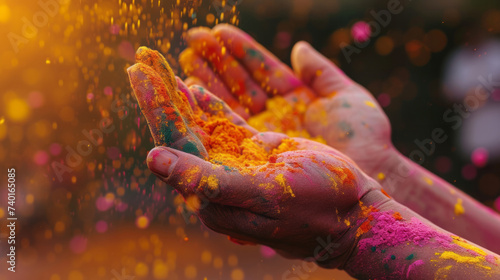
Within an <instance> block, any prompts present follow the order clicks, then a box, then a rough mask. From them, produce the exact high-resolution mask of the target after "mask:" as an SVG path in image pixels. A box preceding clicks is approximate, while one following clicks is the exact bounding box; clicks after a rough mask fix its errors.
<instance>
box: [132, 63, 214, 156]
mask: <svg viewBox="0 0 500 280" xmlns="http://www.w3.org/2000/svg"><path fill="white" fill-rule="evenodd" d="M127 71H128V74H129V78H130V83H131V85H132V88H133V90H134V94H135V96H136V97H137V100H138V101H139V107H140V108H141V111H142V113H143V114H144V116H145V117H146V120H147V122H148V125H149V129H150V130H151V134H152V135H153V139H154V141H155V145H156V146H169V147H172V148H174V149H179V150H182V151H186V152H189V153H192V154H194V155H196V156H199V157H207V156H208V153H207V151H206V150H205V148H204V147H203V145H202V143H201V142H200V140H199V139H198V138H197V137H196V136H195V135H194V133H193V132H192V131H191V130H190V129H189V127H188V126H187V125H186V123H185V121H184V119H183V118H182V116H181V114H180V112H179V110H178V108H177V107H176V106H175V105H174V104H173V103H172V100H171V98H170V95H169V92H168V89H167V86H166V85H165V83H164V82H163V80H162V79H161V77H160V76H159V75H158V74H157V73H156V72H155V71H154V70H153V69H151V68H150V67H149V66H147V65H144V64H142V63H137V64H135V65H133V66H132V67H130V68H129V69H128V70H127Z"/></svg>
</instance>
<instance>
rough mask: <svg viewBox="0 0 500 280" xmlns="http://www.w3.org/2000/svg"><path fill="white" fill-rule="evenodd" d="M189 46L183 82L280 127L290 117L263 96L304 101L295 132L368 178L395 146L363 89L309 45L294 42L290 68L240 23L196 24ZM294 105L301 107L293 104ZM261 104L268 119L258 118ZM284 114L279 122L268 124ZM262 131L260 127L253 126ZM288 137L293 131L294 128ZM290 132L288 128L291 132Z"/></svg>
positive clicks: (379, 111) (183, 56)
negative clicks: (317, 141)
mask: <svg viewBox="0 0 500 280" xmlns="http://www.w3.org/2000/svg"><path fill="white" fill-rule="evenodd" d="M186 39H187V42H188V44H189V48H188V49H186V50H185V51H184V52H183V53H182V54H181V56H180V62H181V66H182V67H183V69H184V71H185V73H186V74H187V75H188V76H189V77H190V78H188V80H187V81H186V82H187V84H199V85H202V86H204V87H206V88H208V89H209V90H212V91H213V92H214V93H215V94H216V95H218V96H219V97H221V98H222V99H224V100H226V101H228V104H229V105H230V106H231V107H233V108H235V109H236V110H237V112H245V113H242V116H243V117H245V118H246V117H248V116H249V115H250V116H252V117H251V118H250V123H252V120H253V118H257V120H258V121H259V122H266V120H267V122H268V123H271V124H269V125H267V127H266V128H267V129H268V130H271V131H276V130H278V131H280V132H288V131H282V127H283V126H287V125H288V123H289V122H290V120H289V119H288V117H286V116H285V117H284V118H283V115H285V114H280V112H279V111H278V112H276V110H281V109H280V108H278V109H276V107H283V106H274V107H275V108H266V106H265V105H266V102H269V100H272V99H273V98H275V96H283V97H284V98H285V99H286V100H287V101H288V102H289V103H291V104H293V103H296V102H299V103H301V104H300V105H301V106H296V109H295V111H298V112H299V114H300V113H301V109H302V108H305V109H302V111H303V115H302V116H299V117H298V118H295V120H298V122H300V124H299V125H297V124H294V125H293V127H294V128H295V130H300V128H303V129H305V130H307V132H308V133H309V134H310V135H312V136H314V137H321V138H322V139H324V141H325V142H326V143H327V144H328V145H329V146H331V147H334V148H336V149H338V150H339V151H341V152H342V153H344V154H346V155H347V156H349V157H350V158H351V159H353V160H354V161H355V162H356V163H357V164H358V165H359V166H360V167H361V168H362V169H363V171H365V172H366V173H367V174H369V175H371V176H373V175H374V174H375V170H377V169H380V168H378V167H380V165H382V164H384V162H385V161H386V159H387V158H388V157H389V155H391V153H390V152H391V151H392V150H393V149H394V148H393V145H392V142H391V139H390V134H391V127H390V123H389V120H388V118H387V116H386V115H385V113H384V111H383V110H382V109H381V108H380V106H379V105H378V103H377V101H376V100H375V98H374V97H373V96H372V95H371V94H370V92H368V91H367V90H366V89H365V88H363V87H362V86H360V85H359V84H357V83H355V82H353V81H352V80H351V79H349V78H348V77H347V76H346V75H345V74H344V73H343V72H342V71H341V70H340V69H339V68H338V67H337V66H335V65H334V64H333V63H332V62H331V61H330V60H328V59H327V58H326V57H324V56H322V55H321V54H319V53H318V52H317V51H316V50H314V49H313V48H312V47H311V46H310V45H309V44H307V43H305V42H299V43H297V44H296V45H295V47H294V48H293V51H292V55H291V60H292V65H293V71H292V70H291V69H290V68H289V67H288V66H286V65H285V64H283V63H282V62H280V61H279V60H278V59H277V58H276V57H275V56H274V55H272V54H271V53H270V52H269V51H267V50H266V49H265V48H264V47H262V46H261V45H259V44H258V43H257V42H255V41H254V40H253V39H252V38H251V37H250V36H249V35H248V34H246V33H244V32H243V31H241V30H240V29H238V28H236V27H234V26H231V25H225V24H221V25H218V26H216V27H214V28H213V29H212V30H210V29H208V28H194V29H192V30H190V31H189V32H188V35H187V38H186ZM297 108H298V109H297ZM265 110H271V111H272V112H273V115H274V116H273V117H272V118H267V119H266V118H263V117H261V115H262V114H266V113H262V112H263V111H265ZM280 118H283V119H284V120H283V121H282V123H281V125H276V124H273V122H276V119H280ZM257 128H258V129H259V130H260V129H262V127H257ZM291 132H292V133H291V135H293V131H291ZM289 134H290V133H289Z"/></svg>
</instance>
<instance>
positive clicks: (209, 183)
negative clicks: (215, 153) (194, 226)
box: [147, 147, 271, 208]
mask: <svg viewBox="0 0 500 280" xmlns="http://www.w3.org/2000/svg"><path fill="white" fill-rule="evenodd" d="M147 164H148V167H149V169H150V170H151V171H152V172H153V173H155V174H156V175H157V176H159V177H160V178H161V179H162V180H163V181H164V182H166V183H167V184H169V185H170V186H172V187H174V188H175V189H176V190H177V191H179V192H180V193H181V194H182V196H184V197H185V198H187V197H190V196H192V195H195V196H197V197H199V198H200V199H202V200H203V201H209V202H210V203H218V204H222V205H230V206H237V207H240V208H252V207H255V206H256V205H257V204H258V203H259V202H262V198H264V199H265V198H266V197H267V199H268V200H270V199H271V198H270V195H271V194H270V193H267V191H266V189H265V188H260V187H258V185H259V184H258V182H259V180H262V178H261V177H262V175H259V174H257V173H255V172H254V169H249V170H248V171H247V172H241V173H240V172H239V171H237V170H234V169H232V168H230V167H227V166H224V165H214V164H212V163H210V162H208V161H205V160H203V159H200V158H198V157H195V156H193V155H191V154H188V153H184V152H181V151H178V150H175V149H171V148H167V147H156V148H154V149H153V150H151V151H150V152H149V154H148V158H147Z"/></svg>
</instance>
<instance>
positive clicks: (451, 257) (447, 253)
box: [439, 251, 491, 270]
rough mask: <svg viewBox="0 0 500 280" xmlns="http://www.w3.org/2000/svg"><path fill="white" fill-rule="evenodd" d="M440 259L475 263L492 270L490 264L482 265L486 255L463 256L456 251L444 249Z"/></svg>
mask: <svg viewBox="0 0 500 280" xmlns="http://www.w3.org/2000/svg"><path fill="white" fill-rule="evenodd" d="M439 258H440V259H445V260H454V261H456V262H458V263H466V264H475V265H477V266H478V267H481V268H484V269H488V270H491V267H489V266H484V265H480V264H479V263H481V262H483V261H484V257H479V256H477V257H466V256H461V255H459V254H457V253H455V252H451V251H444V252H443V253H442V254H441V256H440V257H439Z"/></svg>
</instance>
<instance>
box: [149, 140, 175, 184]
mask: <svg viewBox="0 0 500 280" xmlns="http://www.w3.org/2000/svg"><path fill="white" fill-rule="evenodd" d="M178 159H179V157H178V156H177V155H176V154H174V153H172V152H170V151H169V150H167V149H165V148H163V147H157V148H155V149H153V150H152V151H151V152H150V155H149V156H148V167H149V169H151V171H152V172H154V173H155V174H158V175H160V176H162V177H168V176H170V174H172V172H173V171H174V168H175V165H176V164H177V160H178Z"/></svg>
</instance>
